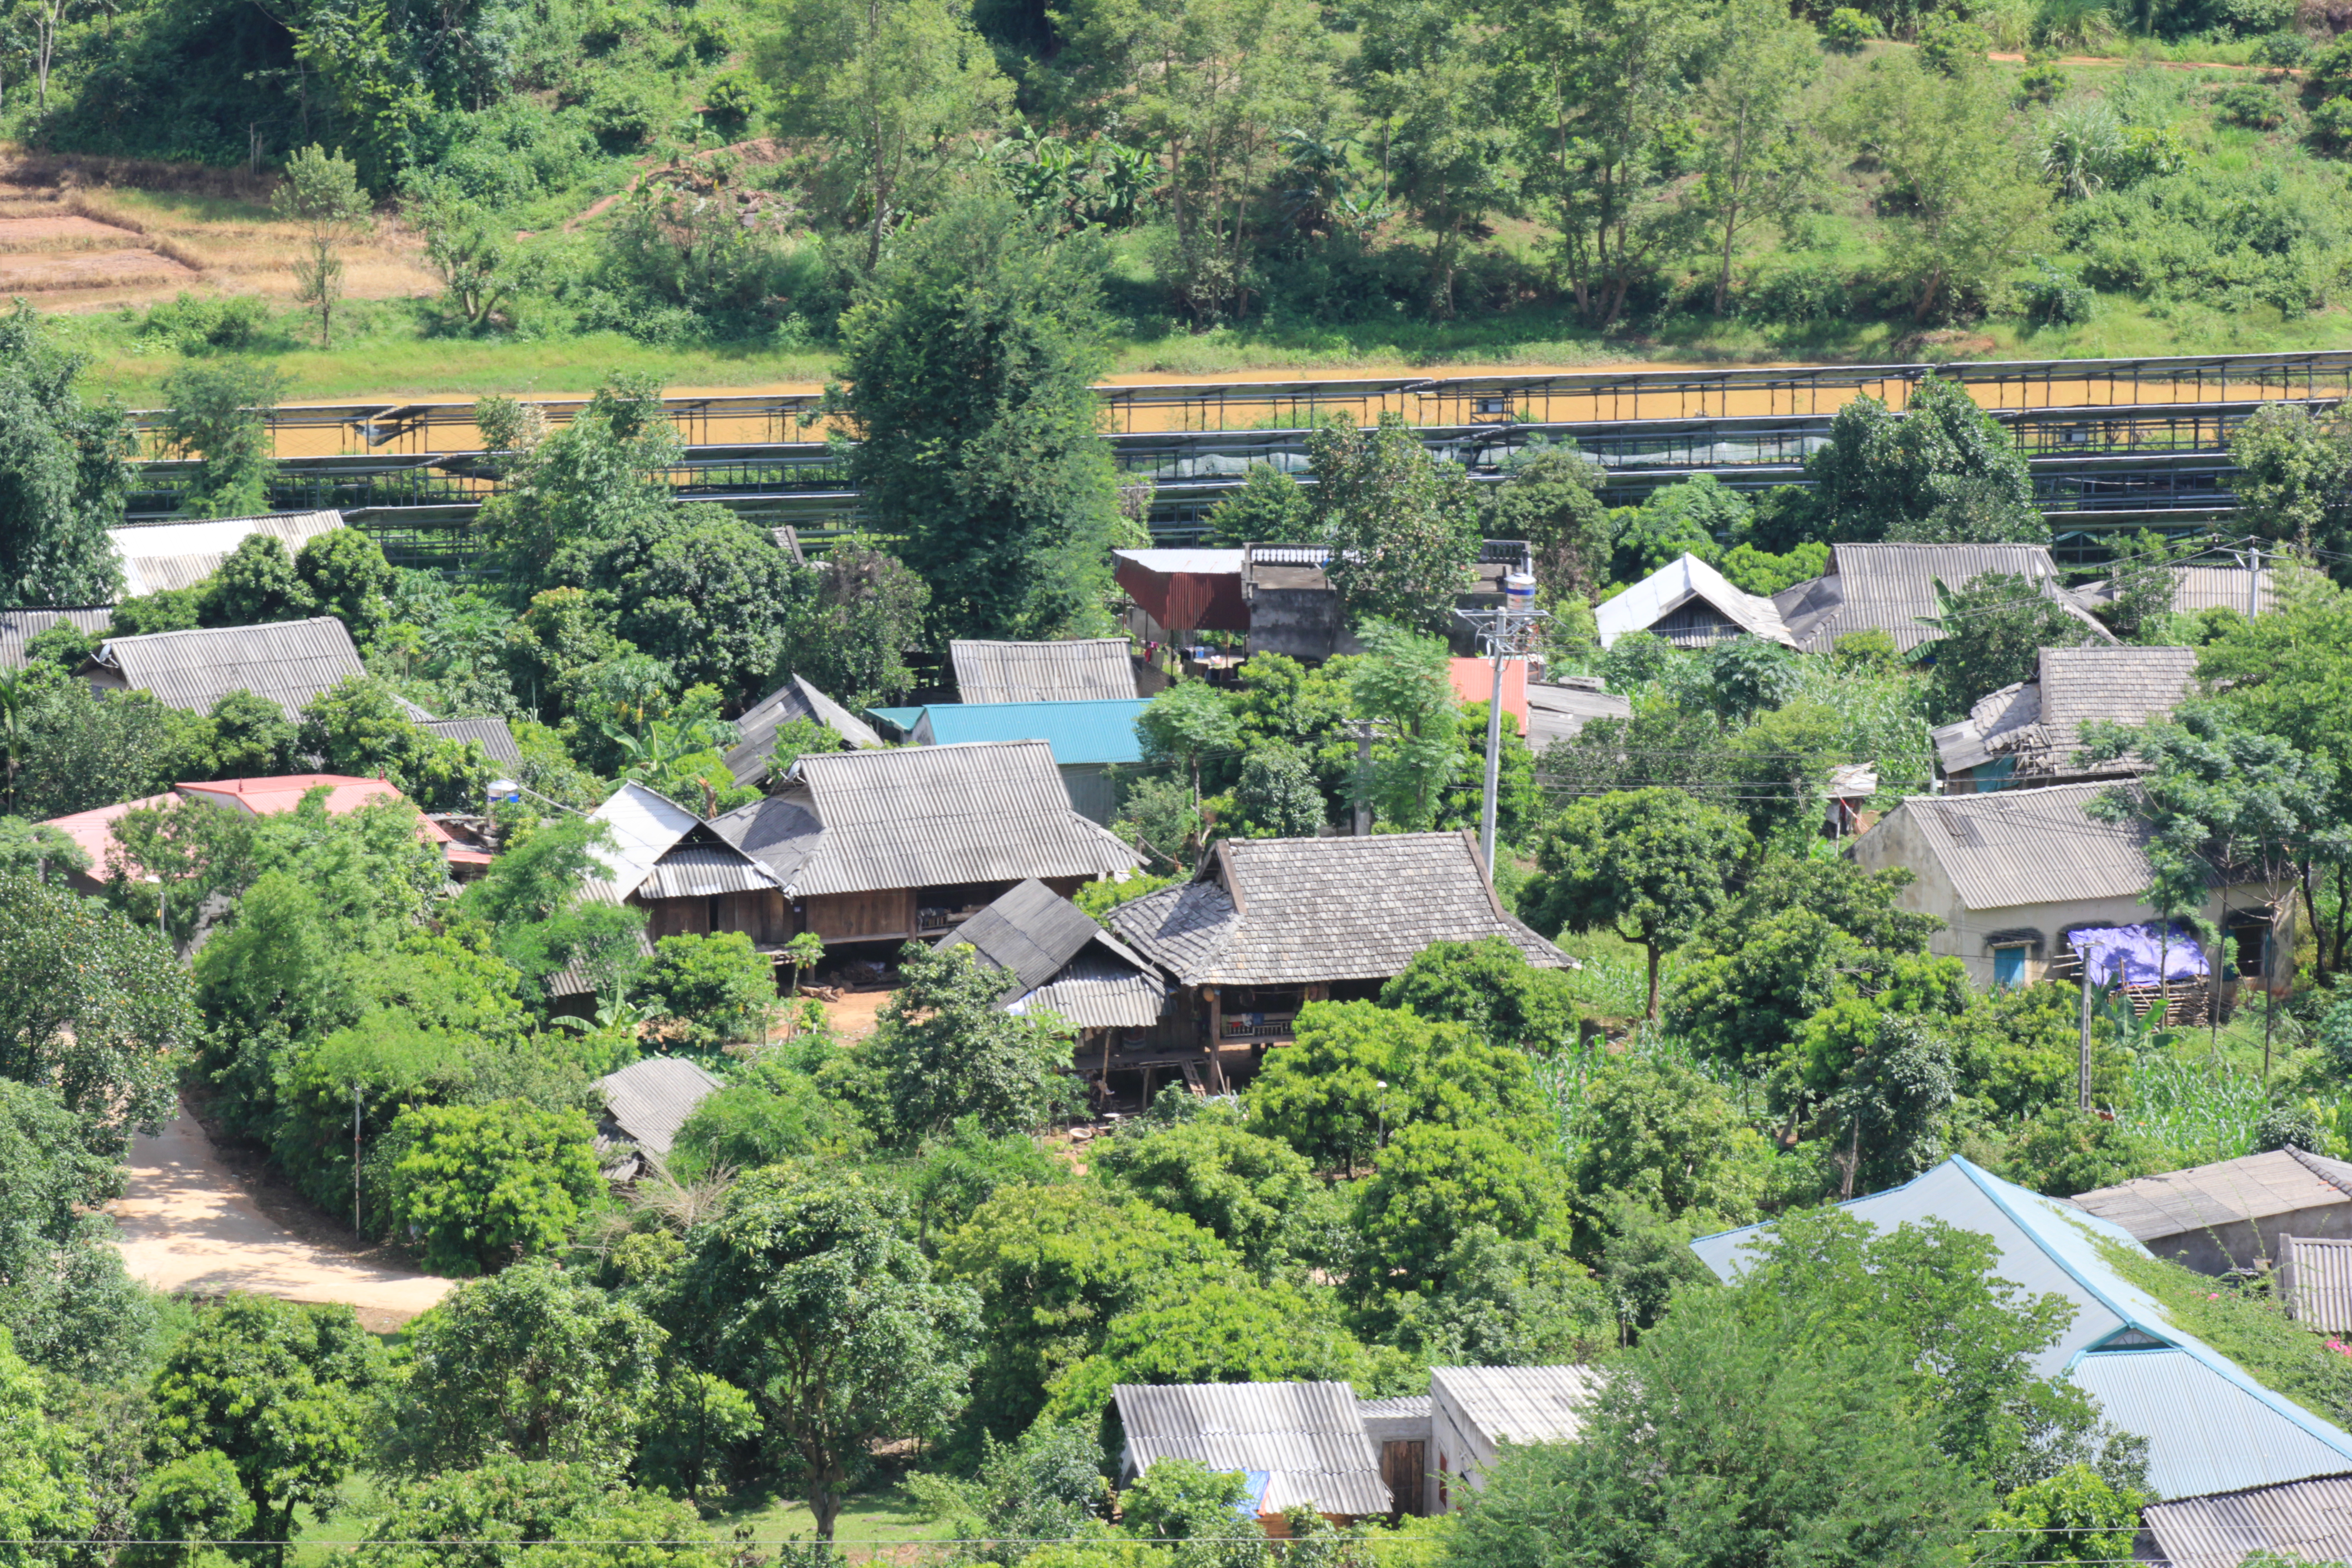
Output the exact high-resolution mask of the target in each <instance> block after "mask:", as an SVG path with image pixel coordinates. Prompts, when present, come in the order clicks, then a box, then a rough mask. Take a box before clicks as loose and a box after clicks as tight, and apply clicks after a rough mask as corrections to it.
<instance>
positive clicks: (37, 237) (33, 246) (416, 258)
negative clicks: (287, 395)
mask: <svg viewBox="0 0 2352 1568" xmlns="http://www.w3.org/2000/svg"><path fill="white" fill-rule="evenodd" d="M298 247H299V234H298V232H297V231H296V229H295V228H294V226H292V225H290V224H282V223H278V222H277V221H275V220H274V219H272V218H271V216H269V207H268V182H266V181H255V180H250V179H247V178H246V177H245V176H242V175H240V174H235V173H233V172H224V171H217V170H198V169H189V168H186V167H184V166H179V165H172V164H161V163H156V164H145V163H125V162H119V161H105V160H95V159H89V160H85V159H68V158H58V157H47V156H41V155H37V154H32V155H26V154H17V155H7V154H5V153H0V295H14V296H21V297H22V298H24V299H26V300H30V301H31V302H32V303H33V304H35V305H37V306H38V307H40V308H41V309H43V310H99V309H111V308H113V307H115V306H119V305H140V304H146V303H148V302H151V301H152V300H168V299H170V298H172V297H173V295H175V294H178V293H180V292H181V291H182V290H186V291H188V292H190V293H195V294H254V295H259V296H261V297H263V298H266V299H270V300H280V301H284V300H291V299H292V298H293V296H294V289H295V281H294V271H293V261H294V258H295V255H296V252H297V248H298ZM345 256H346V260H345V275H344V289H345V291H346V293H347V294H349V295H350V296H351V297H352V298H355V299H363V300H382V299H391V298H395V297H398V296H401V295H406V294H425V295H430V294H432V293H434V292H436V289H437V287H438V286H437V284H436V281H435V279H434V278H433V276H432V274H431V273H429V272H427V271H426V270H425V267H424V263H423V258H422V247H421V245H420V243H419V241H418V240H417V238H416V237H415V236H414V235H412V234H410V233H408V232H407V231H406V230H404V229H403V228H402V227H401V226H399V224H398V223H397V222H394V221H391V220H381V221H379V223H378V224H377V226H376V229H375V232H374V233H373V235H372V236H371V237H369V238H367V239H366V240H364V241H362V243H360V244H358V245H355V246H353V247H351V248H350V249H349V250H348V251H346V253H345Z"/></svg>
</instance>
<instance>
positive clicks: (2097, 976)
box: [2071, 922, 2212, 985]
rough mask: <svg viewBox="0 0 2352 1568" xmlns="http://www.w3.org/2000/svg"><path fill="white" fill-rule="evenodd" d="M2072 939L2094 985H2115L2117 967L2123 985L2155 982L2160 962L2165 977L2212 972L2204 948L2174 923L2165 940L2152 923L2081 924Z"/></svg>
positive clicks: (2189, 977) (2192, 976)
mask: <svg viewBox="0 0 2352 1568" xmlns="http://www.w3.org/2000/svg"><path fill="white" fill-rule="evenodd" d="M2071 940H2072V941H2073V942H2074V951H2075V952H2079V953H2081V954H2082V955H2083V962H2084V964H2085V965H2086V966H2087V967H2088V968H2089V970H2090V972H2091V980H2092V982H2093V984H2099V985H2108V984H2114V982H2115V979H2116V970H2117V968H2118V967H2120V968H2121V969H2122V971H2123V981H2124V984H2126V985H2154V984H2157V978H2158V977H2157V966H2158V964H2159V963H2161V964H2162V965H2163V966H2164V975H2163V978H2164V979H2166V980H2192V979H2202V978H2204V977H2205V976H2206V975H2208V974H2210V973H2212V971H2211V970H2210V969H2209V968H2208V967H2207V966H2206V963H2205V949H2204V947H2203V946H2202V945H2201V944H2200V943H2199V942H2198V940H2197V938H2196V935H2195V934H2194V933H2193V932H2191V931H2189V928H2188V927H2187V926H2184V925H2179V924H2175V925H2174V926H2173V928H2172V933H2171V935H2170V937H2169V938H2167V936H2166V934H2165V929H2164V927H2162V926H2161V925H2158V924H2156V923H2154V922H2150V923H2149V924H2147V925H2137V926H2084V927H2083V928H2082V929H2081V930H2079V931H2074V932H2072V933H2071Z"/></svg>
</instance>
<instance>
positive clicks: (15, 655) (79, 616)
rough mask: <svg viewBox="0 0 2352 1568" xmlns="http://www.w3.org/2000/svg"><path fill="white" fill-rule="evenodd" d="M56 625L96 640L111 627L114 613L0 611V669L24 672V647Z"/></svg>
mask: <svg viewBox="0 0 2352 1568" xmlns="http://www.w3.org/2000/svg"><path fill="white" fill-rule="evenodd" d="M59 621H64V622H66V623H67V624H68V625H70V626H73V627H74V629H75V630H77V631H79V632H81V633H83V634H84V635H86V636H89V637H96V636H98V635H99V634H100V633H101V632H103V631H105V630H106V628H107V627H108V626H111V625H113V624H114V612H113V611H112V610H110V609H109V608H107V607H106V606H105V605H99V606H98V607H97V608H95V609H89V610H0V669H22V668H25V645H26V643H28V642H30V641H32V640H33V639H34V638H35V637H38V636H40V635H41V634H42V633H43V632H45V631H47V630H48V629H49V628H50V627H51V626H56V625H57V624H58V622H59Z"/></svg>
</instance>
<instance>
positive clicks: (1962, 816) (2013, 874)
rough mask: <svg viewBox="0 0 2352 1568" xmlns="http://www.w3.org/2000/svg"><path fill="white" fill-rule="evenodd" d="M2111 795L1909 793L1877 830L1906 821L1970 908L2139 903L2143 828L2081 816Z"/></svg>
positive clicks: (2143, 886) (2088, 789)
mask: <svg viewBox="0 0 2352 1568" xmlns="http://www.w3.org/2000/svg"><path fill="white" fill-rule="evenodd" d="M2114 787H2115V786H2114V785H2112V784H2052V785H2050V786H2048V787H2047V788H2043V789H2011V790H1999V791H1995V792H1993V793H1992V794H1990V795H1986V794H1979V795H1911V796H1907V797H1906V799H1905V800H1904V801H1903V803H1902V804H1901V805H1898V806H1896V807H1895V811H1893V812H1889V813H1888V814H1887V818H1886V820H1885V821H1882V822H1880V823H1879V824H1878V825H1877V826H1874V827H1873V828H1872V829H1871V832H1873V833H1885V832H1888V831H1890V829H1889V827H1888V823H1889V822H1891V821H1892V820H1893V819H1894V817H1895V815H1896V814H1897V813H1901V814H1904V815H1906V816H1909V817H1910V819H1911V820H1912V821H1913V823H1914V824H1916V826H1917V829H1918V836H1919V839H1920V841H1921V842H1922V843H1923V844H1924V845H1925V846H1926V847H1927V852H1928V853H1929V854H1931V855H1933V856H1934V857H1935V858H1936V859H1937V863H1938V864H1940V865H1941V866H1942V867H1943V868H1944V871H1945V873H1946V874H1947V875H1948V876H1949V877H1950V878H1951V879H1952V886H1953V889H1955V890H1956V891H1957V892H1958V894H1959V896H1960V902H1961V904H1962V906H1963V907H1964V908H1967V909H1969V910H2002V909H2012V908H2016V907H2018V906H2020V905H2025V904H2044V903H2057V902H2072V901H2074V900H2083V899H2111V898H2125V897H2133V898H2136V897H2137V896H2138V895H2139V894H2140V893H2142V892H2144V891H2146V890H2147V884H2148V880H2149V878H2150V877H2151V875H2152V870H2151V868H2150V866H2149V864H2148V858H2147V848H2146V845H2147V830H2146V829H2145V828H2144V827H2142V826H2140V825H2139V824H2138V823H2137V822H2136V821H2135V822H2126V823H2121V824H2114V825H2110V824H2108V823H2105V822H2094V821H2092V820H2091V818H2090V817H2088V816H2084V813H2083V808H2084V806H2085V805H2089V804H2090V802H2091V801H2092V800H2094V799H2095V798H2096V797H2097V796H2098V795H2101V794H2102V793H2104V792H2105V791H2106V790H2108V789H2111V788H2114Z"/></svg>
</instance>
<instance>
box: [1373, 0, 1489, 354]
mask: <svg viewBox="0 0 2352 1568" xmlns="http://www.w3.org/2000/svg"><path fill="white" fill-rule="evenodd" d="M1483 32H1484V26H1483V25H1482V19H1481V18H1478V17H1476V16H1475V15H1474V14H1473V13H1471V12H1468V11H1466V10H1463V9H1460V8H1456V7H1454V6H1448V5H1437V4H1433V3H1431V0H1381V3H1380V4H1377V5H1370V6H1367V7H1366V8H1365V11H1364V15H1363V18H1362V21H1361V22H1360V24H1359V36H1360V37H1361V38H1362V40H1363V42H1362V45H1361V47H1360V49H1359V50H1358V52H1357V55H1356V58H1354V59H1353V60H1352V61H1350V62H1349V76H1350V77H1352V78H1353V79H1354V80H1355V82H1356V84H1357V90H1358V92H1359V94H1360V97H1361V100H1362V101H1363V105H1364V108H1365V110H1367V111H1368V112H1369V114H1370V118H1371V120H1372V121H1373V123H1374V124H1375V125H1377V126H1378V127H1379V131H1380V138H1381V172H1382V174H1383V176H1384V184H1386V186H1387V188H1388V190H1390V191H1391V192H1393V193H1394V194H1395V195H1397V196H1399V197H1401V198H1402V201H1403V203H1404V206H1405V210H1406V211H1407V212H1409V213H1411V214H1412V219H1413V222H1414V223H1415V224H1416V225H1418V226H1420V227H1421V228H1422V229H1423V231H1424V232H1426V233H1427V234H1428V236H1429V241H1430V245H1429V250H1430V258H1429V272H1430V276H1429V281H1428V285H1427V293H1428V299H1429V313H1430V314H1431V315H1432V316H1434V317H1436V318H1437V319H1439V320H1441V321H1445V320H1451V319H1452V318H1453V315H1454V275H1455V274H1456V273H1457V272H1458V271H1459V270H1460V268H1461V264H1462V257H1463V255H1464V253H1465V250H1466V249H1467V248H1468V242H1469V241H1470V240H1471V239H1472V238H1473V237H1475V236H1476V235H1478V233H1479V232H1480V231H1481V230H1482V229H1483V228H1484V227H1485V225H1486V216H1487V215H1488V214H1489V213H1491V212H1493V211H1495V210H1496V209H1497V208H1499V207H1503V206H1507V205H1509V202H1510V199H1511V192H1510V189H1509V186H1508V184H1507V177H1506V175H1505V174H1504V170H1505V168H1506V166H1507V159H1506V146H1507V137H1506V134H1505V132H1504V131H1503V128H1502V127H1501V126H1500V125H1499V124H1498V123H1497V122H1496V118H1495V116H1494V114H1493V112H1492V110H1491V108H1490V104H1491V102H1492V99H1493V93H1494V84H1493V79H1492V78H1493V73H1492V62H1491V58H1490V51H1489V50H1488V49H1487V48H1486V47H1485V44H1486V39H1485V37H1483V36H1482V35H1483Z"/></svg>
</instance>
